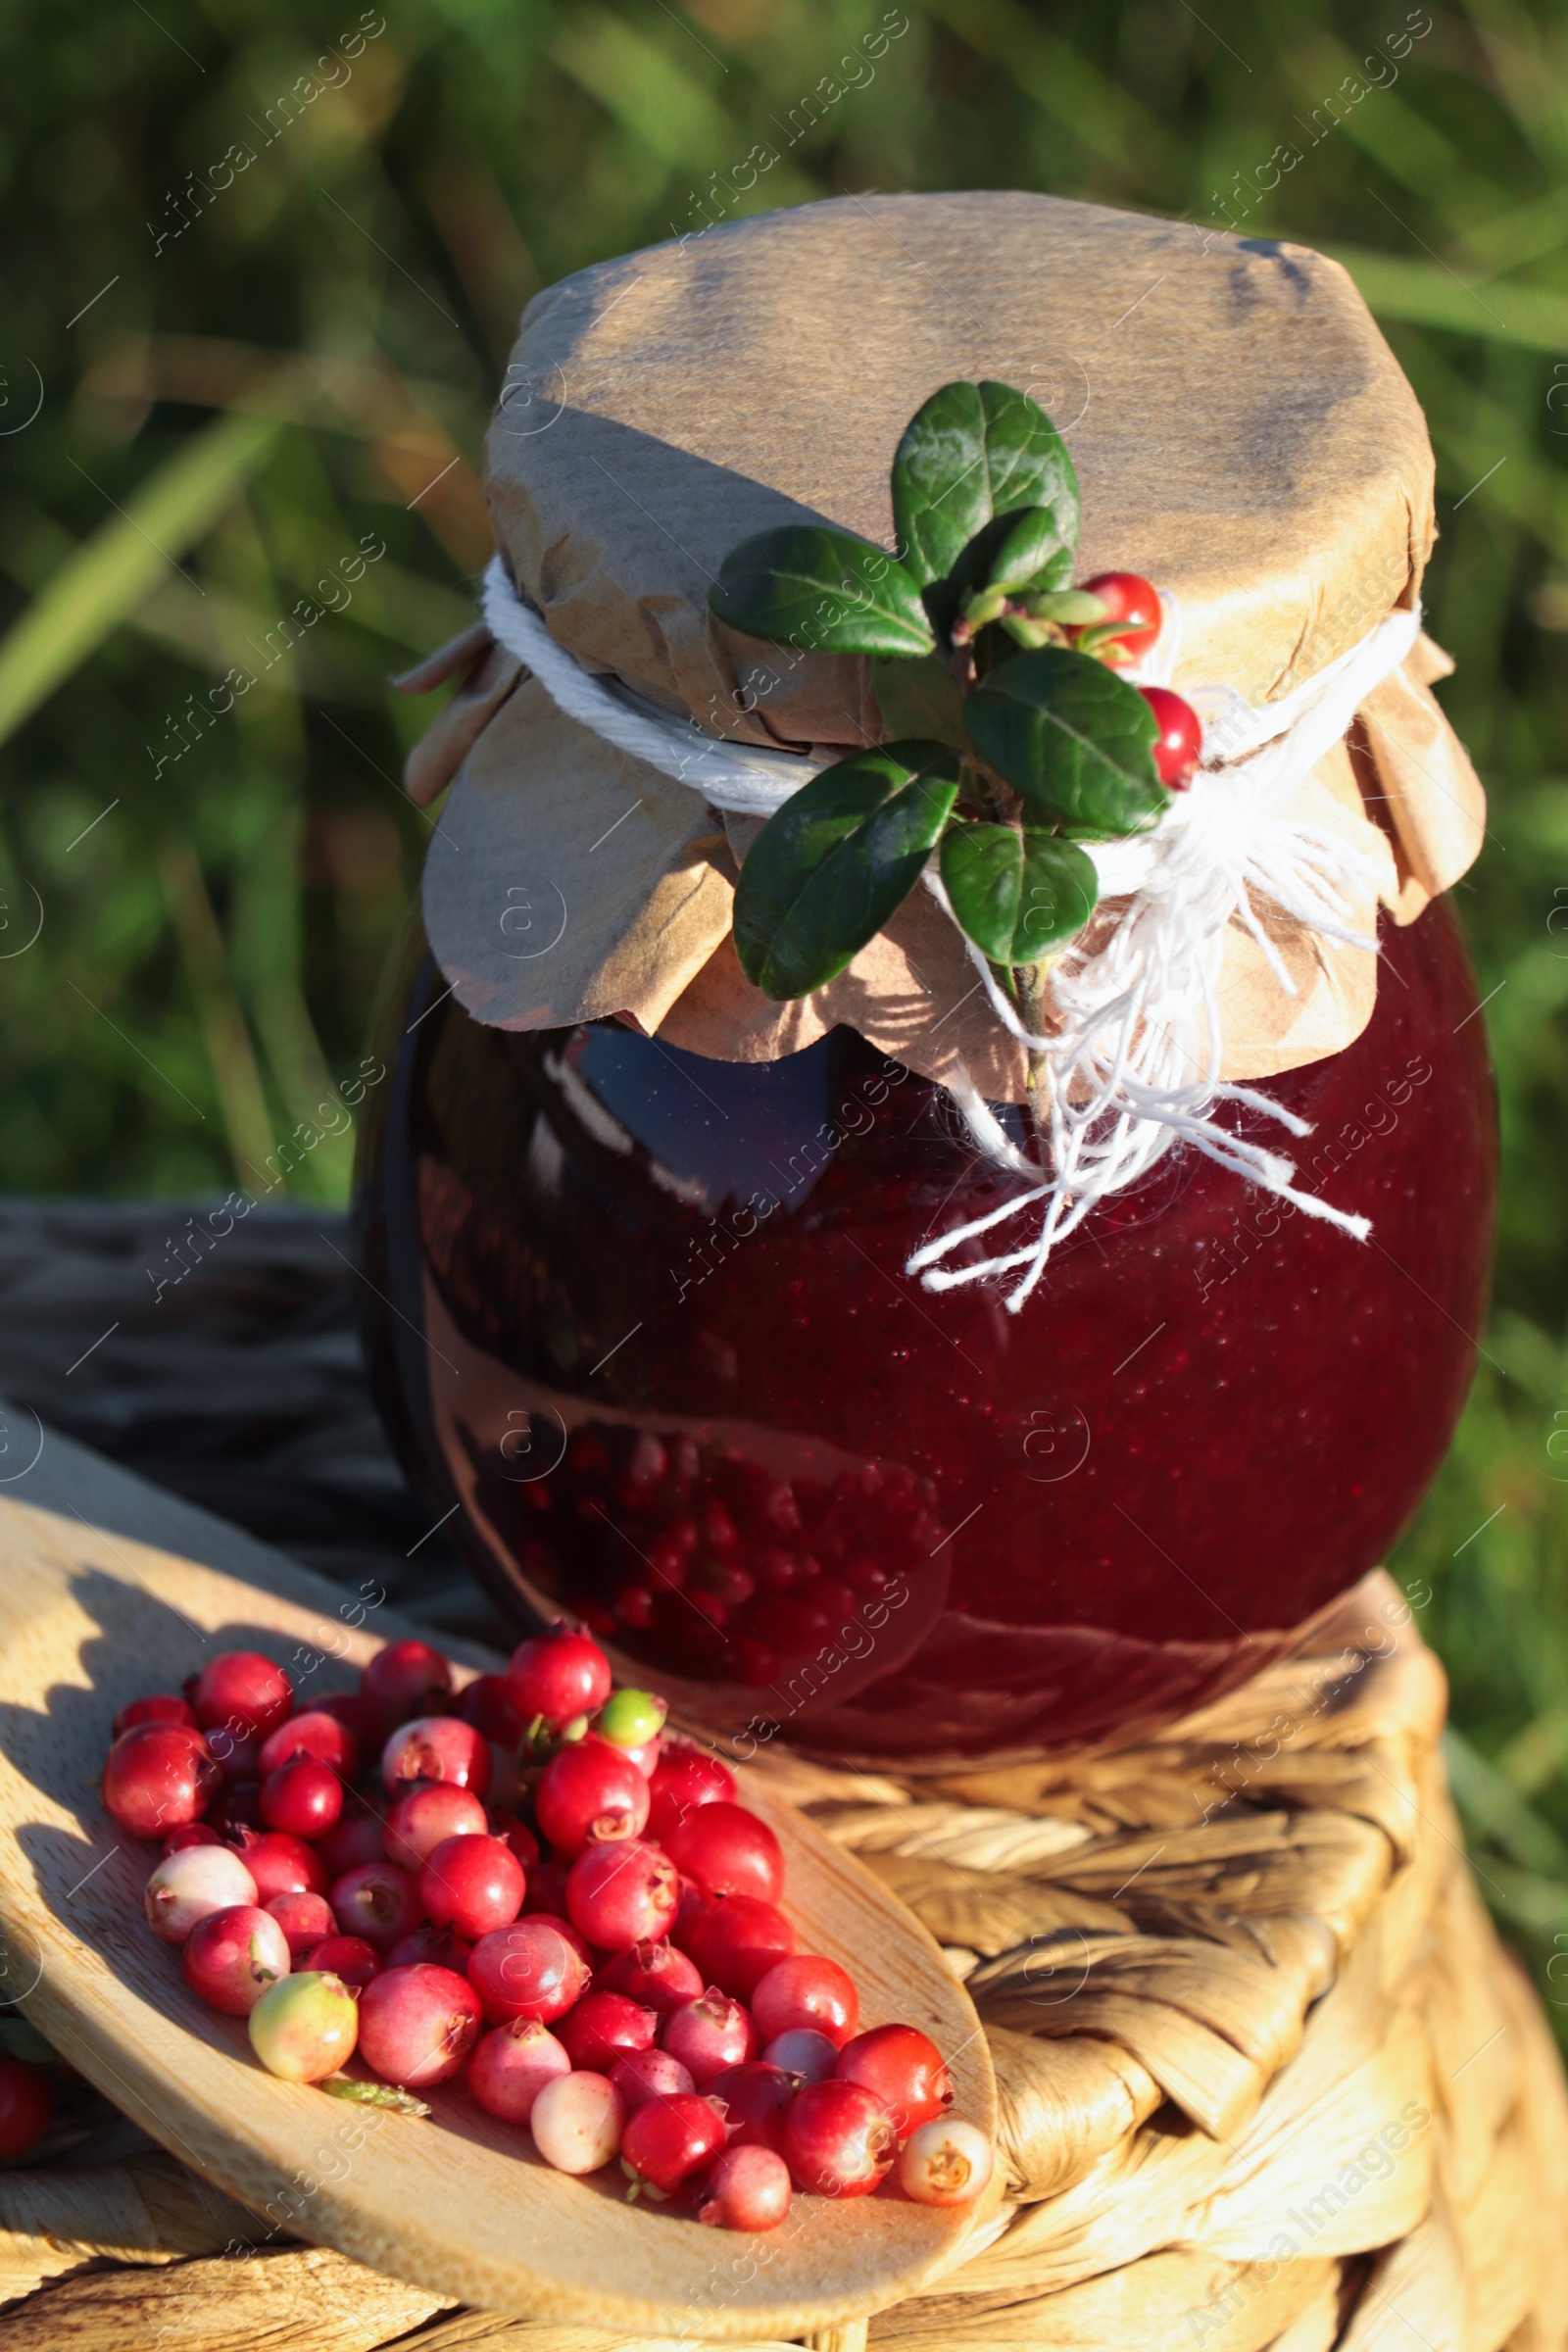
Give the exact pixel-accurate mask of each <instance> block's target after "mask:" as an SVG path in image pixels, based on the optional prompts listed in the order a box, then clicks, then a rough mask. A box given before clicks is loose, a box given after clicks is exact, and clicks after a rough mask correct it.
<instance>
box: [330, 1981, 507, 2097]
mask: <svg viewBox="0 0 1568 2352" xmlns="http://www.w3.org/2000/svg"><path fill="white" fill-rule="evenodd" d="M478 2038H479V2003H478V2001H477V2000H476V1999H475V1997H474V1992H473V1987H472V1985H469V1984H468V1982H467V1980H466V1978H464V1977H460V1976H459V1975H458V1974H457V1972H456V1971H455V1970H454V1969H450V1968H435V1967H432V1966H430V1965H429V1964H428V1963H424V1964H421V1965H419V1966H417V1967H414V1968H384V1969H383V1970H382V1971H381V1974H380V1975H379V1976H378V1977H372V1978H371V1980H370V1982H369V1984H368V1985H367V1986H366V1987H365V1990H364V1991H363V1992H362V1993H361V1995H360V2056H361V2057H362V2058H363V2059H364V2060H365V2063H366V2065H367V2066H368V2067H369V2068H370V2069H371V2071H372V2073H374V2074H377V2075H379V2076H380V2078H381V2080H382V2082H397V2083H400V2084H401V2085H402V2087H403V2088H404V2089H405V2090H423V2089H426V2088H428V2086H429V2085H430V2084H432V2083H435V2082H450V2080H451V2078H452V2077H453V2076H454V2075H458V2074H461V2073H462V2072H463V2069H464V2066H465V2065H466V2062H467V2056H468V2052H469V2051H470V2050H471V2049H472V2047H473V2045H474V2043H475V2042H476V2041H477V2040H478Z"/></svg>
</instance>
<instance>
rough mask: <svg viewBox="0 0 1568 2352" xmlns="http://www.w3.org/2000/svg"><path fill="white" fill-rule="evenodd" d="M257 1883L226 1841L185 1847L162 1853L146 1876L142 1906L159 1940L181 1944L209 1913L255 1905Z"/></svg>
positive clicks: (148, 1922)
mask: <svg viewBox="0 0 1568 2352" xmlns="http://www.w3.org/2000/svg"><path fill="white" fill-rule="evenodd" d="M256 1899H257V1894H256V1881H255V1880H254V1879H253V1878H252V1877H251V1874H250V1872H249V1871H248V1870H247V1869H246V1867H245V1865H244V1863H243V1862H242V1861H241V1860H240V1858H239V1856H238V1854H236V1853H233V1852H231V1851H230V1849H229V1848H228V1847H227V1846H226V1845H188V1846H185V1847H183V1848H182V1849H181V1850H180V1851H179V1852H178V1853H173V1854H166V1855H165V1856H164V1859H163V1860H162V1862H160V1863H159V1865H158V1868H157V1869H156V1870H155V1871H154V1872H153V1875H152V1877H151V1878H150V1879H149V1880H148V1882H147V1885H146V1888H145V1890H144V1891H143V1894H142V1898H141V1903H142V1909H143V1910H144V1911H145V1912H146V1914H147V1924H148V1926H149V1927H150V1928H151V1929H152V1932H153V1934H154V1935H155V1936H157V1937H158V1939H159V1941H160V1943H172V1944H174V1945H176V1946H177V1945H179V1944H182V1943H183V1942H184V1940H185V1938H186V1936H188V1935H189V1934H190V1932H191V1930H192V1928H194V1927H195V1925H196V1923H197V1921H198V1920H201V1919H205V1918H206V1917H207V1916H208V1914H209V1912H212V1911H231V1910H232V1909H233V1908H234V1906H235V1904H236V1903H254V1902H255V1901H256Z"/></svg>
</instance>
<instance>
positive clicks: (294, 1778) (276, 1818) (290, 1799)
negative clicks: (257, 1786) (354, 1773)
mask: <svg viewBox="0 0 1568 2352" xmlns="http://www.w3.org/2000/svg"><path fill="white" fill-rule="evenodd" d="M261 1806H262V1819H263V1821H265V1822H266V1824H267V1826H268V1828H269V1829H270V1830H281V1831H282V1832H283V1834H284V1835H285V1837H289V1838H319V1837H321V1836H322V1835H323V1834H324V1833H325V1832H326V1831H327V1830H329V1829H330V1828H331V1827H332V1824H333V1823H334V1822H335V1821H336V1820H337V1818H338V1815H339V1814H340V1813H341V1812H342V1810H343V1783H342V1782H341V1781H340V1780H339V1778H338V1776H337V1774H336V1773H335V1772H334V1770H333V1769H332V1767H331V1765H330V1764H323V1763H321V1762H320V1761H319V1758H318V1757H316V1756H294V1757H292V1758H291V1759H290V1761H289V1762H288V1763H287V1764H280V1765H279V1766H278V1768H277V1770H276V1772H270V1773H269V1774H268V1776H267V1778H266V1780H265V1781H264V1782H263V1783H262V1796H261Z"/></svg>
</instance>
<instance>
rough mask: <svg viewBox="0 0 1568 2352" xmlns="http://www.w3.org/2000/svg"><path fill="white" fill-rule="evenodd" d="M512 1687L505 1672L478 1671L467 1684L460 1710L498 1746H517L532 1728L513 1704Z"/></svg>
mask: <svg viewBox="0 0 1568 2352" xmlns="http://www.w3.org/2000/svg"><path fill="white" fill-rule="evenodd" d="M510 1691H511V1686H510V1684H509V1683H508V1681H507V1678H506V1676H505V1675H504V1674H476V1675H475V1676H474V1678H473V1680H472V1682H471V1683H466V1684H465V1685H464V1687H463V1691H462V1693H461V1695H460V1696H459V1699H458V1713H459V1714H460V1715H461V1716H462V1717H463V1720H464V1722H465V1723H471V1724H472V1726H473V1728H474V1730H475V1731H476V1732H481V1733H482V1734H483V1735H484V1737H485V1739H486V1740H494V1741H495V1743H496V1745H497V1747H506V1748H513V1749H515V1747H516V1744H517V1742H518V1740H520V1739H521V1738H522V1735H523V1733H524V1732H525V1731H526V1730H527V1728H528V1727H527V1725H526V1724H525V1723H524V1722H523V1720H522V1717H521V1716H520V1715H519V1714H518V1713H517V1710H516V1708H515V1706H514V1705H513V1703H512V1699H511V1696H510Z"/></svg>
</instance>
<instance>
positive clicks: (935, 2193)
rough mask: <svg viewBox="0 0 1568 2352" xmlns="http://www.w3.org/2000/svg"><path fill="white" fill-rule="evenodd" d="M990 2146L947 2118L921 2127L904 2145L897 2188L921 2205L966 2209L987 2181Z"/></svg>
mask: <svg viewBox="0 0 1568 2352" xmlns="http://www.w3.org/2000/svg"><path fill="white" fill-rule="evenodd" d="M994 2161H995V2160H994V2158H993V2156H992V2152H991V2142H990V2140H989V2139H987V2137H986V2135H985V2133H984V2132H983V2131H976V2130H975V2127H974V2125H973V2124H965V2123H960V2122H959V2121H958V2120H957V2118H956V2117H954V2116H951V2115H942V2116H938V2117H937V2119H936V2121H935V2122H934V2123H930V2124H921V2125H920V2127H919V2129H918V2130H917V2131H911V2132H910V2133H909V2136H908V2138H907V2140H906V2142H905V2144H904V2152H903V2154H902V2155H901V2156H900V2158H899V2163H898V2181H899V2186H900V2187H901V2188H902V2189H903V2190H904V2192H905V2194H906V2196H910V2197H913V2198H914V2199H915V2200H916V2202H917V2203H919V2204H921V2205H967V2204H968V2202H969V2200H970V2199H971V2197H977V2196H978V2195H979V2194H980V2191H981V2190H982V2189H983V2188H984V2187H985V2185H986V2182H987V2181H988V2180H990V2178H991V2172H992V2166H993V2163H994Z"/></svg>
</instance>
